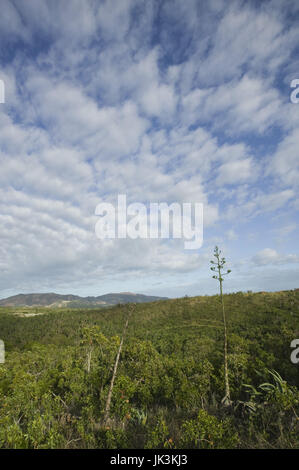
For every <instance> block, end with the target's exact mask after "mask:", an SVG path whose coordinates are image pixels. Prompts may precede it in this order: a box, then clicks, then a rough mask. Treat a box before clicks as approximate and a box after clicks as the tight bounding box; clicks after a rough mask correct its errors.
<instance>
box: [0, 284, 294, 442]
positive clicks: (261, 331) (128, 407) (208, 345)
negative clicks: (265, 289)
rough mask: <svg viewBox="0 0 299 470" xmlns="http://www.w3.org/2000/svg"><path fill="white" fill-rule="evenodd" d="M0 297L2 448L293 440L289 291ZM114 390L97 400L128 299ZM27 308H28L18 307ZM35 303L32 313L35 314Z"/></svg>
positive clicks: (110, 367) (108, 374)
mask: <svg viewBox="0 0 299 470" xmlns="http://www.w3.org/2000/svg"><path fill="white" fill-rule="evenodd" d="M224 302H225V307H226V312H227V321H228V365H229V383H230V389H231V399H232V405H231V406H229V407H225V406H223V404H222V403H221V400H222V398H223V396H224V372H223V324H222V317H221V304H220V297H219V296H203V297H194V298H187V297H186V298H182V299H176V300H165V301H159V302H153V303H146V304H138V305H133V306H132V305H131V304H130V305H118V306H114V307H110V308H103V309H94V310H84V309H82V310H79V309H74V310H72V309H52V310H49V309H46V308H42V307H40V308H31V309H30V308H27V309H24V308H15V307H11V308H7V307H2V308H1V309H0V338H1V339H2V340H3V341H4V342H5V348H6V362H5V364H0V447H1V448H240V447H241V448H257V447H258V448H273V447H274V448H281V447H283V448H286V447H287V448H298V447H299V420H298V416H299V389H298V387H299V365H298V364H297V365H296V364H293V363H292V362H291V360H290V354H291V348H290V343H291V341H292V340H293V339H294V338H299V291H298V290H297V291H284V292H277V293H256V294H253V293H249V292H248V293H241V292H240V293H235V294H229V295H225V296H224ZM130 308H131V311H132V314H131V317H130V321H129V324H128V329H127V332H126V336H125V338H124V343H123V349H122V353H121V356H120V361H119V365H118V370H117V375H116V378H115V382H114V387H113V391H112V400H111V409H110V419H109V423H108V424H107V422H106V423H104V422H103V412H104V409H105V404H106V400H107V395H108V390H109V386H110V382H111V377H112V373H113V367H114V364H115V357H116V355H117V351H118V348H119V344H120V340H121V337H122V331H123V327H124V324H125V321H126V319H127V315H128V311H129V309H130ZM28 314H29V315H28ZM33 314H34V315H33Z"/></svg>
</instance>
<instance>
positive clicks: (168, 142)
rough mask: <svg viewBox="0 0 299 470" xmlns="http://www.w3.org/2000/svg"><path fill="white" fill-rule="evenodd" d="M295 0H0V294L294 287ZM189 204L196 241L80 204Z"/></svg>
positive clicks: (298, 58)
mask: <svg viewBox="0 0 299 470" xmlns="http://www.w3.org/2000/svg"><path fill="white" fill-rule="evenodd" d="M298 16H299V3H298V1H296V0H294V1H290V0H281V1H278V0H272V1H264V2H254V1H252V2H248V1H246V2H244V1H233V0H231V1H229V2H228V1H222V0H214V1H213V0H211V1H209V2H205V1H196V0H171V1H170V0H169V1H168V0H163V1H158V0H147V1H143V0H114V1H112V0H110V1H94V0H84V1H83V0H59V1H58V0H45V1H43V2H41V1H39V0H31V1H30V2H27V1H24V0H22V1H21V0H1V16H0V79H1V80H3V81H4V84H5V92H6V95H5V103H4V104H0V126H1V127H0V129H1V130H0V169H1V170H0V272H1V276H0V297H6V296H8V295H13V294H16V293H19V292H24V293H25V292H46V291H55V292H59V293H76V294H79V295H100V294H104V293H106V292H118V291H132V292H140V293H145V294H157V295H166V296H170V297H176V296H183V295H185V294H187V295H200V294H212V293H214V292H216V291H217V285H216V283H215V281H214V280H213V279H211V274H210V270H209V260H210V259H211V255H212V252H213V248H214V246H215V244H218V245H219V246H220V247H221V248H222V250H223V252H224V254H225V256H226V258H227V261H228V264H229V267H230V268H231V269H232V273H231V274H230V276H229V277H227V278H226V282H225V284H226V285H225V288H226V291H238V290H243V291H246V290H254V291H256V290H279V289H292V288H296V287H299V285H298V279H299V266H298V264H299V251H298V208H299V198H298V181H299V166H298V161H299V155H298V154H299V125H298V124H299V104H294V103H292V102H291V101H290V94H291V91H292V89H291V88H290V83H291V80H293V79H295V78H299V55H298V37H299V29H298ZM118 194H126V195H127V199H128V201H129V202H145V203H150V202H168V203H171V202H179V203H182V202H192V203H195V202H203V203H204V243H203V245H202V247H201V248H200V249H199V250H197V251H190V250H184V241H183V240H169V241H165V240H142V239H137V240H130V239H125V240H105V241H103V240H99V239H97V238H96V236H95V231H94V227H95V223H96V221H97V217H96V216H95V214H94V213H95V208H96V206H97V204H98V203H100V202H102V201H105V202H112V203H115V202H116V199H117V195H118Z"/></svg>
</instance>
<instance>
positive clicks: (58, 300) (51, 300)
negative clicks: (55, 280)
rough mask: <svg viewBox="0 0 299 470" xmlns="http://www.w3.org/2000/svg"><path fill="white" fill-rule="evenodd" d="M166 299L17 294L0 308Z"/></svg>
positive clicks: (127, 295) (126, 295)
mask: <svg viewBox="0 0 299 470" xmlns="http://www.w3.org/2000/svg"><path fill="white" fill-rule="evenodd" d="M165 299H167V297H157V296H151V295H143V294H134V293H132V292H120V293H110V294H104V295H99V296H98V297H80V296H78V295H72V294H68V295H61V294H55V293H53V292H50V293H41V294H18V295H14V296H12V297H7V298H6V299H1V300H0V306H5V307H21V306H24V307H35V306H43V307H94V306H102V307H105V306H109V305H117V304H127V303H131V302H134V303H142V302H154V301H156V300H165Z"/></svg>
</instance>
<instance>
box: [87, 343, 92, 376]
mask: <svg viewBox="0 0 299 470" xmlns="http://www.w3.org/2000/svg"><path fill="white" fill-rule="evenodd" d="M91 354H92V350H91V349H90V350H89V351H88V352H87V373H88V374H89V372H90V366H91Z"/></svg>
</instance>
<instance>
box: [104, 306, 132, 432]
mask: <svg viewBox="0 0 299 470" xmlns="http://www.w3.org/2000/svg"><path fill="white" fill-rule="evenodd" d="M131 313H132V309H130V310H129V314H128V317H127V321H126V324H125V326H124V330H123V334H122V338H121V342H120V345H119V348H118V352H117V356H116V359H115V363H114V368H113V374H112V379H111V383H110V388H109V392H108V396H107V401H106V406H105V414H104V425H105V424H107V423H108V421H109V414H110V405H111V398H112V392H113V387H114V381H115V377H116V373H117V367H118V363H119V358H120V354H121V350H122V347H123V342H124V337H125V334H126V331H127V328H128V324H129V319H130V316H131Z"/></svg>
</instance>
